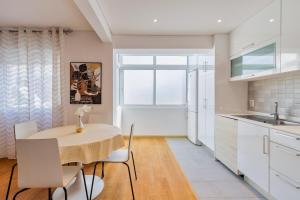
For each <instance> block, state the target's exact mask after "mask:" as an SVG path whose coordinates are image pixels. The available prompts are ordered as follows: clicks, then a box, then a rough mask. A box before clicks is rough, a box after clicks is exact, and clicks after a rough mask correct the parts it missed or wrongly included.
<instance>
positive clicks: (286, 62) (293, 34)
mask: <svg viewBox="0 0 300 200" xmlns="http://www.w3.org/2000/svg"><path fill="white" fill-rule="evenodd" d="M299 10H300V1H299V0H283V1H282V33H281V34H282V36H281V71H292V70H295V69H300V39H299V36H300V25H299V19H300V12H299Z"/></svg>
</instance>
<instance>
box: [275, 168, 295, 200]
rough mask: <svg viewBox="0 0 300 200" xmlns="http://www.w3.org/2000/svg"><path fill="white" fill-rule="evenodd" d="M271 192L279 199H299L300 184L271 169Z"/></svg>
mask: <svg viewBox="0 0 300 200" xmlns="http://www.w3.org/2000/svg"><path fill="white" fill-rule="evenodd" d="M270 193H271V195H272V196H273V197H274V198H275V199H277V200H299V199H300V184H299V183H296V182H294V181H291V180H290V179H288V178H287V177H285V176H283V175H281V174H280V173H278V172H276V171H274V170H271V171H270Z"/></svg>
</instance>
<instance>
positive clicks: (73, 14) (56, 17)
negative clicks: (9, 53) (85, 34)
mask: <svg viewBox="0 0 300 200" xmlns="http://www.w3.org/2000/svg"><path fill="white" fill-rule="evenodd" d="M0 26H7V27H15V26H33V27H46V26H61V27H66V28H71V29H73V30H92V28H91V27H90V25H89V23H88V22H87V21H86V19H85V18H84V17H83V15H82V14H81V13H80V11H79V9H78V8H77V6H76V5H75V3H74V2H73V0H0Z"/></svg>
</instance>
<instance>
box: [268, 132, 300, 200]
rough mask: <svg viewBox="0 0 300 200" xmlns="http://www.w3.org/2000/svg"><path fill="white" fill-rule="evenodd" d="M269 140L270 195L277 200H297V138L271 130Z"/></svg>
mask: <svg viewBox="0 0 300 200" xmlns="http://www.w3.org/2000/svg"><path fill="white" fill-rule="evenodd" d="M270 138H271V141H270V194H271V196H273V197H274V198H275V199H277V200H296V199H297V200H299V199H300V171H299V169H300V151H299V148H300V141H299V139H298V138H299V136H298V137H297V136H295V135H292V134H290V133H285V132H282V131H277V130H274V129H271V130H270Z"/></svg>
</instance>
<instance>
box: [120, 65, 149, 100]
mask: <svg viewBox="0 0 300 200" xmlns="http://www.w3.org/2000/svg"><path fill="white" fill-rule="evenodd" d="M153 80H154V73H153V71H152V70H125V71H124V104H127V105H152V104H153Z"/></svg>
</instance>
